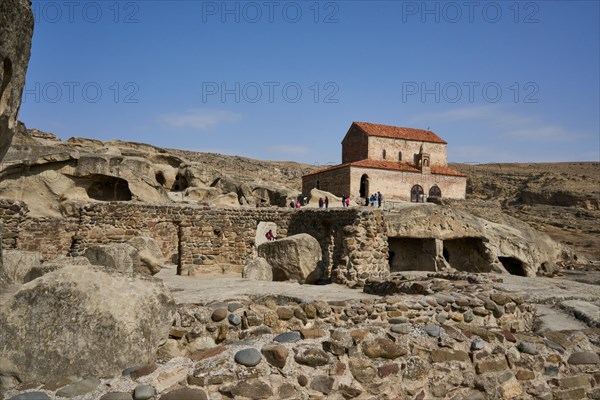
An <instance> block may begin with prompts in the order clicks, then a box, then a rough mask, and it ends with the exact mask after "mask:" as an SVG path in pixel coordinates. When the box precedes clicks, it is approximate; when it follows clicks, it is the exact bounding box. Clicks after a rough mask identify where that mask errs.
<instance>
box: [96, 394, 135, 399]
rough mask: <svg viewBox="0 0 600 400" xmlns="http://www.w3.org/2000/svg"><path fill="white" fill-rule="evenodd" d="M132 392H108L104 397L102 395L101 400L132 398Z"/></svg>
mask: <svg viewBox="0 0 600 400" xmlns="http://www.w3.org/2000/svg"><path fill="white" fill-rule="evenodd" d="M131 399H132V397H131V393H125V392H110V393H106V394H105V395H103V396H102V397H100V400H131Z"/></svg>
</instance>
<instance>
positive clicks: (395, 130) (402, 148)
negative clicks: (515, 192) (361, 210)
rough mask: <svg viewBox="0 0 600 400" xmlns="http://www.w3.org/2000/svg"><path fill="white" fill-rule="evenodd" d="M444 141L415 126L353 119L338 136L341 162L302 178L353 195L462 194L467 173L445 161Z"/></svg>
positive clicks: (308, 184)
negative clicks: (340, 139)
mask: <svg viewBox="0 0 600 400" xmlns="http://www.w3.org/2000/svg"><path fill="white" fill-rule="evenodd" d="M446 145H447V143H446V141H444V140H443V139H442V138H440V137H439V136H438V135H436V134H435V133H433V132H431V131H428V130H422V129H413V128H402V127H398V126H389V125H380V124H372V123H368V122H353V123H352V125H351V126H350V129H348V132H347V133H346V136H344V140H342V163H341V164H339V165H336V166H333V167H329V168H326V169H323V170H320V171H317V172H313V173H310V174H307V175H304V176H303V177H302V192H303V193H310V191H311V190H312V189H313V188H317V189H320V190H324V191H327V192H330V193H333V194H334V195H336V196H344V195H346V196H350V197H351V198H352V199H354V200H359V198H362V199H363V200H360V201H361V204H364V199H365V197H368V196H369V195H370V194H372V193H376V192H377V191H380V192H381V193H382V194H383V196H384V199H386V200H394V199H396V200H406V201H412V202H424V201H427V198H428V197H448V198H457V199H464V198H465V191H466V186H467V178H466V175H464V174H462V173H460V172H458V171H455V170H453V169H452V168H450V167H449V166H448V161H447V159H446Z"/></svg>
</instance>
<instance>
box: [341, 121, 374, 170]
mask: <svg viewBox="0 0 600 400" xmlns="http://www.w3.org/2000/svg"><path fill="white" fill-rule="evenodd" d="M368 149H369V147H368V138H367V135H365V134H364V133H363V132H362V131H360V130H359V129H358V128H356V127H353V128H352V129H350V131H349V132H348V133H347V134H346V137H345V138H344V140H343V141H342V164H346V163H349V162H354V161H360V160H365V159H367V158H369V154H368Z"/></svg>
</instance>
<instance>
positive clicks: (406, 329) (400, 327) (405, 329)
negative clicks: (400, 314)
mask: <svg viewBox="0 0 600 400" xmlns="http://www.w3.org/2000/svg"><path fill="white" fill-rule="evenodd" d="M390 330H391V331H392V332H394V333H402V334H407V333H410V330H411V326H410V324H396V325H392V327H391V328H390Z"/></svg>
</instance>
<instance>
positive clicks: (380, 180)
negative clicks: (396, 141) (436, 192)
mask: <svg viewBox="0 0 600 400" xmlns="http://www.w3.org/2000/svg"><path fill="white" fill-rule="evenodd" d="M363 174H367V176H368V177H369V193H376V192H377V191H380V192H381V193H382V194H383V196H384V199H385V200H406V201H410V191H411V189H412V187H413V186H414V185H421V186H422V187H423V191H424V192H425V196H426V197H425V198H427V195H428V194H429V189H430V188H431V187H432V186H434V185H437V186H438V187H439V188H440V189H441V191H442V197H443V198H446V197H447V198H457V199H464V198H465V191H466V186H467V179H466V178H465V177H459V176H448V175H423V174H420V173H414V172H401V171H390V170H383V169H372V168H356V167H351V173H350V196H351V197H352V198H353V199H355V198H358V197H359V193H360V180H361V177H362V176H363Z"/></svg>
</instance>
